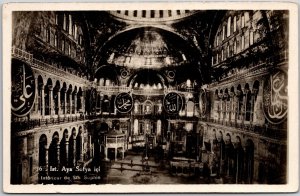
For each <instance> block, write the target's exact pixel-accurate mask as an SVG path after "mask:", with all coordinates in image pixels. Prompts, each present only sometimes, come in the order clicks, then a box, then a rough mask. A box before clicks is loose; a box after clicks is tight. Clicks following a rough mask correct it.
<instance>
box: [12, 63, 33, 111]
mask: <svg viewBox="0 0 300 196" xmlns="http://www.w3.org/2000/svg"><path fill="white" fill-rule="evenodd" d="M11 83H12V87H11V111H12V113H13V114H14V115H16V116H19V117H22V116H26V115H27V114H28V113H29V112H30V111H31V109H32V107H33V105H34V100H35V94H36V90H35V87H36V86H35V85H36V84H35V80H34V75H33V71H32V69H31V67H30V66H29V65H27V64H26V63H23V62H21V61H19V60H15V59H13V60H12V67H11Z"/></svg>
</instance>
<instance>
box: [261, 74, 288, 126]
mask: <svg viewBox="0 0 300 196" xmlns="http://www.w3.org/2000/svg"><path fill="white" fill-rule="evenodd" d="M287 82H288V78H287V74H286V72H284V71H282V70H276V71H275V72H273V73H272V74H271V75H270V77H269V78H267V79H266V81H265V85H264V90H263V111H264V115H265V117H266V118H267V120H268V121H269V122H270V123H272V124H279V123H281V122H283V121H284V120H285V119H286V117H287V112H288V96H287V93H288V92H287Z"/></svg>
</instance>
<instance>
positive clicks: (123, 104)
mask: <svg viewBox="0 0 300 196" xmlns="http://www.w3.org/2000/svg"><path fill="white" fill-rule="evenodd" d="M115 106H116V108H117V110H118V111H119V112H120V113H128V112H130V111H131V109H132V107H133V99H132V97H131V95H130V94H128V93H119V94H118V95H117V96H116V99H115Z"/></svg>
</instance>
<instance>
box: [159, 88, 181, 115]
mask: <svg viewBox="0 0 300 196" xmlns="http://www.w3.org/2000/svg"><path fill="white" fill-rule="evenodd" d="M163 105H164V108H165V110H166V111H167V113H169V114H177V113H178V112H179V111H180V110H181V108H182V105H183V101H182V98H181V96H180V95H179V94H177V93H175V92H171V93H168V94H167V95H166V96H165V98H164V101H163Z"/></svg>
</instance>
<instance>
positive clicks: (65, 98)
mask: <svg viewBox="0 0 300 196" xmlns="http://www.w3.org/2000/svg"><path fill="white" fill-rule="evenodd" d="M64 94H65V97H64V103H65V104H64V107H65V108H64V110H65V111H64V115H65V116H66V114H67V91H66V90H65V91H64Z"/></svg>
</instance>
